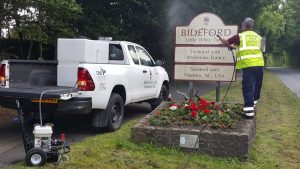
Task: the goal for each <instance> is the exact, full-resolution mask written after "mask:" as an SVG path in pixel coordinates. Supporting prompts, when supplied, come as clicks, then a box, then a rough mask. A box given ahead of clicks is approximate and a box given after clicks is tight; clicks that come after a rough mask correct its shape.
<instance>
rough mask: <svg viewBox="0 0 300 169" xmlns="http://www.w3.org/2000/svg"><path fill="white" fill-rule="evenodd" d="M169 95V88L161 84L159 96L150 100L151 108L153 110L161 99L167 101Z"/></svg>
mask: <svg viewBox="0 0 300 169" xmlns="http://www.w3.org/2000/svg"><path fill="white" fill-rule="evenodd" d="M168 97H169V89H168V87H167V86H166V85H162V86H161V89H160V94H159V98H157V99H154V100H152V101H150V102H149V103H150V105H151V109H152V110H154V109H155V108H156V107H157V106H158V105H160V103H161V102H162V101H167V100H168Z"/></svg>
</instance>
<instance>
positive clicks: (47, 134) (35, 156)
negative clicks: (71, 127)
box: [24, 89, 70, 166]
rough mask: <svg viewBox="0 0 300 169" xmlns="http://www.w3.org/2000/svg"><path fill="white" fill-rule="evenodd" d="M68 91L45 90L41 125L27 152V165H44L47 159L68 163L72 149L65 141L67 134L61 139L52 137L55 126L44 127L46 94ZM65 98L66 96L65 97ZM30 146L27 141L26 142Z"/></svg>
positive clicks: (36, 126)
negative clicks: (43, 113)
mask: <svg viewBox="0 0 300 169" xmlns="http://www.w3.org/2000/svg"><path fill="white" fill-rule="evenodd" d="M57 91H66V89H59V90H45V91H43V92H42V93H41V96H40V101H39V115H40V124H37V125H35V126H34V130H33V134H34V145H33V147H32V148H31V149H30V148H29V150H28V151H27V152H26V157H25V160H26V163H27V164H28V165H30V166H41V165H44V164H45V162H46V160H47V159H52V160H57V163H61V162H66V161H68V160H69V157H68V156H67V155H66V154H67V153H69V152H70V147H69V145H68V144H67V143H66V141H65V134H61V136H60V139H55V138H54V137H52V134H53V124H45V125H43V117H42V105H41V104H42V98H43V95H44V94H45V93H46V92H57ZM64 97H65V96H64ZM24 142H26V144H29V143H28V141H27V139H25V140H24Z"/></svg>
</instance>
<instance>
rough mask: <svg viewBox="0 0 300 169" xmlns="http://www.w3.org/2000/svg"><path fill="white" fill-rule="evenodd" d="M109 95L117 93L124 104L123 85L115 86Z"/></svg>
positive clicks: (124, 92)
mask: <svg viewBox="0 0 300 169" xmlns="http://www.w3.org/2000/svg"><path fill="white" fill-rule="evenodd" d="M111 93H118V94H119V95H120V96H121V97H122V99H123V102H124V104H125V103H126V89H125V87H124V86H123V85H116V86H115V87H114V88H113V90H112V91H111Z"/></svg>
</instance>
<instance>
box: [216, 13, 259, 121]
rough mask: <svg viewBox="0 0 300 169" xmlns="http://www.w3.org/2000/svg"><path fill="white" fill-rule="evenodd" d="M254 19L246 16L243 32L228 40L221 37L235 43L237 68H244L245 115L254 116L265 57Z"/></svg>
mask: <svg viewBox="0 0 300 169" xmlns="http://www.w3.org/2000/svg"><path fill="white" fill-rule="evenodd" d="M253 26H254V20H253V19H251V18H246V19H245V20H244V21H243V23H242V33H239V34H238V35H235V36H233V37H231V38H229V39H228V40H226V39H224V38H222V37H219V39H220V41H221V42H222V44H224V45H227V46H232V45H234V46H235V48H236V49H237V53H236V59H237V64H236V69H242V77H243V80H242V86H243V88H242V90H243V97H244V108H243V114H244V116H245V117H248V118H253V117H254V115H255V113H254V108H255V106H256V104H257V102H258V100H259V98H260V91H261V87H262V81H263V71H264V59H263V54H262V51H261V40H262V38H261V37H260V36H259V35H258V34H257V33H255V32H254V31H253V30H252V29H253Z"/></svg>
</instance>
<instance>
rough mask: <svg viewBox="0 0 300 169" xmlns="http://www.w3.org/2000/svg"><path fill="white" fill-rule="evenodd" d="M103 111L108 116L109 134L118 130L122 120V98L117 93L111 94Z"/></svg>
mask: <svg viewBox="0 0 300 169" xmlns="http://www.w3.org/2000/svg"><path fill="white" fill-rule="evenodd" d="M105 111H106V112H107V115H108V118H107V130H108V131H110V132H112V131H116V130H118V129H119V128H120V127H121V125H122V123H123V119H124V102H123V99H122V97H121V96H120V95H119V94H117V93H112V94H111V95H110V98H109V101H108V105H107V107H106V109H105Z"/></svg>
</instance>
